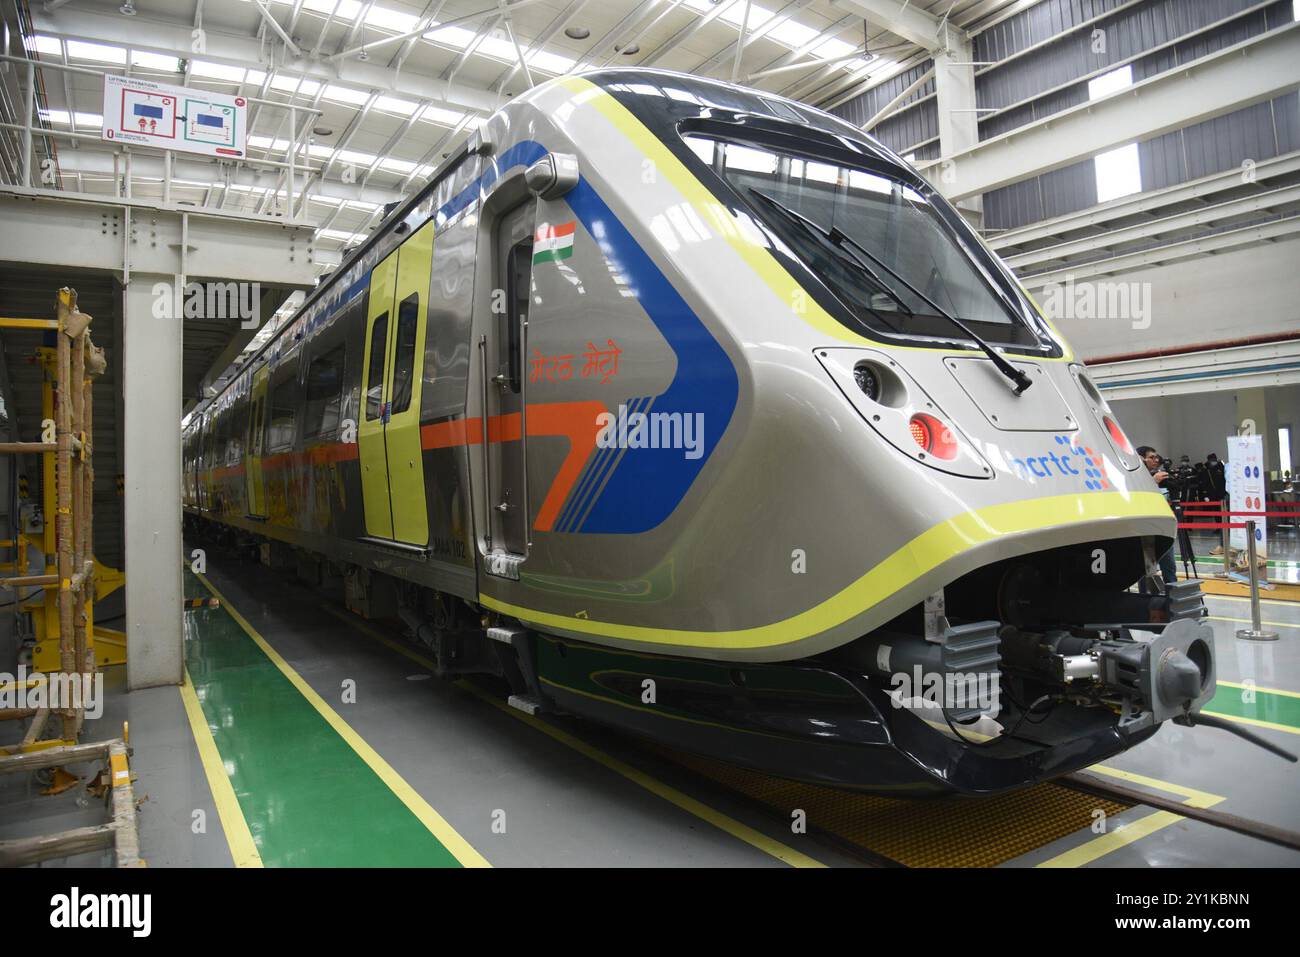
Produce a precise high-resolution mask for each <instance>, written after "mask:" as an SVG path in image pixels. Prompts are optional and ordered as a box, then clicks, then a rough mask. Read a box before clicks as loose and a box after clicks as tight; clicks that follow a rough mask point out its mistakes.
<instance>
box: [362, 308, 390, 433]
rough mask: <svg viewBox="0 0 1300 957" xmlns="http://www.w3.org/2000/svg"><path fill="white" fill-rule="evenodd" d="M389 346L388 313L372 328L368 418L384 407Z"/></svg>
mask: <svg viewBox="0 0 1300 957" xmlns="http://www.w3.org/2000/svg"><path fill="white" fill-rule="evenodd" d="M387 348H388V313H386V312H383V313H380V314H379V317H378V318H377V319H375V324H374V327H373V328H372V329H371V330H370V372H369V375H368V376H367V377H366V381H367V382H369V383H370V386H369V388H367V389H366V418H367V419H377V418H379V414H380V413H381V412H382V411H383V407H384V351H385V350H386V349H387Z"/></svg>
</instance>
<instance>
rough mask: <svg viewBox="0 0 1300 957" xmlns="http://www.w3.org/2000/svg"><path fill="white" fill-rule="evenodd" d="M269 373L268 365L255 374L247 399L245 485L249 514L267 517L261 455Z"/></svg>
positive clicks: (264, 437)
mask: <svg viewBox="0 0 1300 957" xmlns="http://www.w3.org/2000/svg"><path fill="white" fill-rule="evenodd" d="M269 378H270V373H269V371H268V369H267V367H266V366H265V365H263V366H262V367H261V368H260V369H258V370H257V371H256V372H254V373H253V387H252V389H251V390H250V391H249V397H248V435H247V437H246V439H245V442H244V484H245V494H246V496H247V499H248V514H249V515H251V516H252V517H254V518H265V517H266V486H265V484H264V483H263V481H262V452H263V449H264V447H265V443H266V385H267V381H268V379H269Z"/></svg>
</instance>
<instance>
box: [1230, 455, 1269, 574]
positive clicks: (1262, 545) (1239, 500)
mask: <svg viewBox="0 0 1300 957" xmlns="http://www.w3.org/2000/svg"><path fill="white" fill-rule="evenodd" d="M1226 471H1227V474H1228V501H1229V502H1230V503H1231V504H1232V511H1233V512H1263V511H1267V508H1266V506H1265V501H1264V500H1265V498H1266V494H1265V491H1264V486H1265V483H1266V482H1267V480H1268V474H1267V473H1266V472H1265V471H1264V437H1263V436H1262V435H1230V436H1228V465H1227V469H1226ZM1250 518H1252V516H1250V515H1233V516H1232V521H1233V523H1234V524H1235V523H1243V524H1244V523H1245V522H1246V521H1247V520H1248V519H1250ZM1253 518H1254V520H1255V550H1256V552H1257V553H1258V554H1259V555H1261V556H1267V555H1268V532H1267V529H1266V527H1265V524H1264V518H1263V516H1253ZM1230 544H1231V545H1232V547H1233V548H1245V547H1246V530H1245V529H1244V528H1234V529H1233V530H1232V534H1231V538H1230Z"/></svg>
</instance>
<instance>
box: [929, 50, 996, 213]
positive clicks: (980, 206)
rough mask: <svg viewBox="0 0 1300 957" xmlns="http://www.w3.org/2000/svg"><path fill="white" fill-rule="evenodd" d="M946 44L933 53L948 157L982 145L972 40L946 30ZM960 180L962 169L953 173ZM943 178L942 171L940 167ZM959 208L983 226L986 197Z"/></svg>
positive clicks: (942, 153)
mask: <svg viewBox="0 0 1300 957" xmlns="http://www.w3.org/2000/svg"><path fill="white" fill-rule="evenodd" d="M945 34H946V36H945V38H944V39H945V45H944V47H943V49H940V50H938V51H937V52H936V53H935V54H934V92H935V106H936V107H937V109H938V118H939V155H940V157H943V158H947V157H949V156H955V155H956V154H958V153H962V152H965V151H966V150H968V149H971V148H972V147H974V146H975V145H976V144H977V143H979V124H978V123H977V122H976V121H977V118H978V117H979V114H978V113H976V112H974V110H975V67H974V66H972V65H971V61H972V60H973V59H974V53H973V46H972V44H971V41H970V39H969V38H967V37H966V36H965V35H964V34H962V33H960V32H959V31H957V30H953V29H952V28H945ZM954 172H955V173H956V175H957V177H958V180H959V181H960V177H961V170H955V171H954ZM939 173H940V175H942V174H943V168H942V167H940V170H939ZM957 208H958V209H959V210H961V212H962V214H963V215H964V216H965V217H966V218H967V219H968V220H969V221H970V222H971V225H973V226H975V227H976V228H977V229H978V228H979V227H980V226H982V225H983V224H984V198H983V197H982V196H970V197H967V198H966V199H963V200H961V201H960V202H958V203H957Z"/></svg>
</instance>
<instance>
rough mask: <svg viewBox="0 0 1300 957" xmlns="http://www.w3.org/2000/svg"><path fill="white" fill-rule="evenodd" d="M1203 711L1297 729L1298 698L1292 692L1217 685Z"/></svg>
mask: <svg viewBox="0 0 1300 957" xmlns="http://www.w3.org/2000/svg"><path fill="white" fill-rule="evenodd" d="M1248 697H1253V700H1249V701H1248V700H1246V699H1247V698H1248ZM1204 710H1205V711H1207V712H1208V713H1210V714H1218V715H1222V716H1223V717H1225V718H1249V719H1251V720H1252V721H1268V722H1270V723H1272V724H1281V725H1285V726H1287V727H1288V728H1294V729H1295V730H1296V731H1297V732H1300V698H1294V697H1292V696H1291V695H1281V694H1273V693H1272V692H1269V691H1259V690H1253V691H1247V689H1245V688H1233V687H1229V686H1227V685H1219V688H1218V691H1217V692H1215V695H1214V697H1213V698H1212V699H1211V700H1210V702H1209V703H1208V704H1207V705H1206V706H1205V708H1204Z"/></svg>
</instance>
